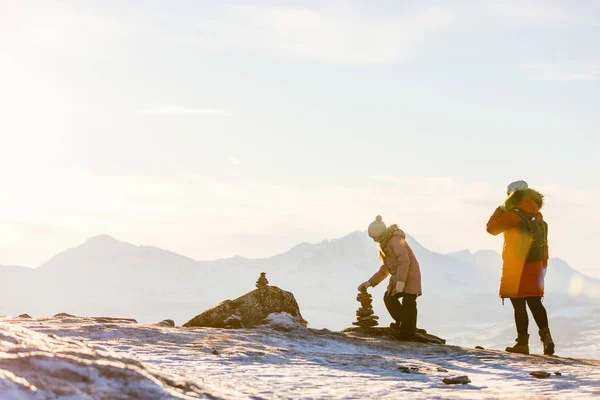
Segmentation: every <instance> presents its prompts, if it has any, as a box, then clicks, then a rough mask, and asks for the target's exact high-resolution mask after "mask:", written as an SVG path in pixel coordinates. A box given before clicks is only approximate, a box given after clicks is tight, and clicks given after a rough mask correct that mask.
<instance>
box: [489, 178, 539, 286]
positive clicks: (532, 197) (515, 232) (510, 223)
mask: <svg viewBox="0 0 600 400" xmlns="http://www.w3.org/2000/svg"><path fill="white" fill-rule="evenodd" d="M543 204H544V197H543V196H542V195H541V194H540V193H538V192H537V191H535V190H533V189H524V190H517V191H515V192H513V193H512V194H511V195H510V196H508V198H507V199H506V200H505V202H504V204H503V205H502V206H500V207H498V208H497V209H496V211H495V212H494V214H493V215H492V216H491V217H490V220H489V221H488V223H487V231H488V232H489V233H490V234H492V235H494V236H495V235H499V234H500V233H503V234H504V248H503V250H502V260H503V264H502V278H501V280H500V297H502V298H520V297H530V296H535V297H541V296H543V295H544V277H545V273H546V267H547V266H548V247H547V246H546V257H545V260H544V261H538V262H526V261H525V259H526V258H527V254H528V253H529V249H530V246H531V243H530V238H529V235H528V234H526V233H524V232H522V231H521V226H522V224H523V220H522V219H521V217H520V216H519V215H518V214H517V213H516V211H515V210H519V211H522V212H523V213H524V214H525V215H526V216H528V217H535V218H536V219H538V220H543V216H542V214H541V213H540V209H541V208H542V206H543Z"/></svg>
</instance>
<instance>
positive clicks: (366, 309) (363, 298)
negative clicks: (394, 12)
mask: <svg viewBox="0 0 600 400" xmlns="http://www.w3.org/2000/svg"><path fill="white" fill-rule="evenodd" d="M356 300H358V301H359V302H360V308H359V309H358V311H356V316H357V318H356V322H353V323H352V325H356V326H360V327H363V328H371V327H373V326H377V325H379V322H377V320H378V319H379V317H378V316H377V315H374V314H375V313H374V312H373V296H371V295H370V294H369V293H368V292H367V289H362V290H361V291H360V293H359V294H358V296H356Z"/></svg>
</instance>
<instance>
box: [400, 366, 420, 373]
mask: <svg viewBox="0 0 600 400" xmlns="http://www.w3.org/2000/svg"><path fill="white" fill-rule="evenodd" d="M398 370H399V371H400V372H403V373H405V374H416V373H418V372H419V368H417V367H405V366H403V365H401V366H399V367H398Z"/></svg>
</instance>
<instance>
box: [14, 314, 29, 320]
mask: <svg viewBox="0 0 600 400" xmlns="http://www.w3.org/2000/svg"><path fill="white" fill-rule="evenodd" d="M17 318H24V319H31V315H29V314H21V315H19V316H18V317H17Z"/></svg>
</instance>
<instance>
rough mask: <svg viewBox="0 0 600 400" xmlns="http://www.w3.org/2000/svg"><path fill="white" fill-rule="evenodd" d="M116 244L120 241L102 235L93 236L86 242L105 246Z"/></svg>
mask: <svg viewBox="0 0 600 400" xmlns="http://www.w3.org/2000/svg"><path fill="white" fill-rule="evenodd" d="M116 242H119V241H118V240H117V239H115V238H114V237H112V236H110V235H105V234H102V235H96V236H92V237H91V238H89V239H88V240H86V241H85V243H84V244H94V243H101V244H105V243H116Z"/></svg>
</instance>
